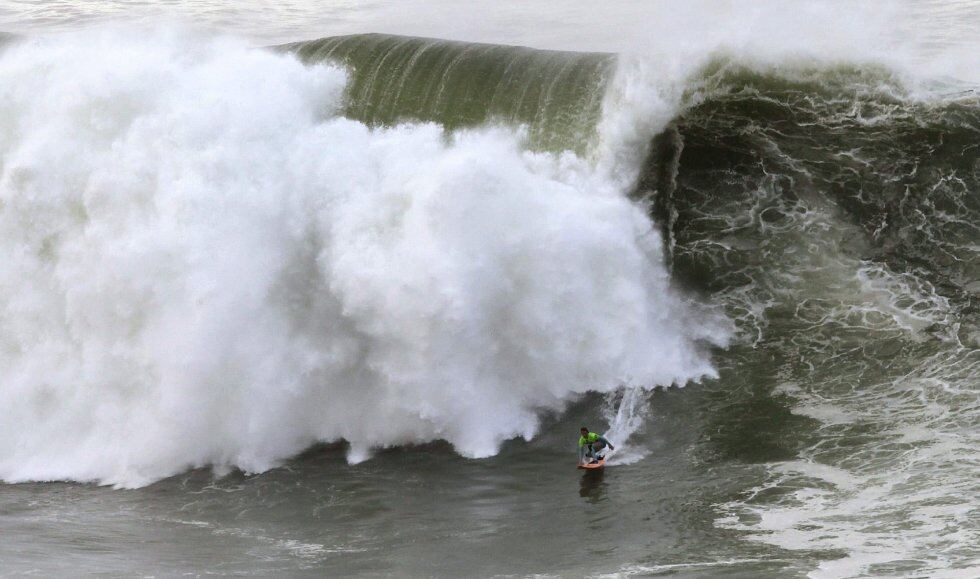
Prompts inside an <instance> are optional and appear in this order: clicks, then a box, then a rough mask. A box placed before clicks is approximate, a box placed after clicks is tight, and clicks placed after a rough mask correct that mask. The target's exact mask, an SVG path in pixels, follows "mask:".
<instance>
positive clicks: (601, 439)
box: [599, 435, 616, 450]
mask: <svg viewBox="0 0 980 579" xmlns="http://www.w3.org/2000/svg"><path fill="white" fill-rule="evenodd" d="M599 442H601V443H602V444H605V445H606V446H608V447H609V450H616V447H615V446H613V444H612V443H611V442H609V440H607V439H606V437H605V436H602V435H599Z"/></svg>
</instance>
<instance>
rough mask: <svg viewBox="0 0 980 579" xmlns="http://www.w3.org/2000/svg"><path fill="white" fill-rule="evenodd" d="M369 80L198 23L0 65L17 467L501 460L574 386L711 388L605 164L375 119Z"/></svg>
mask: <svg viewBox="0 0 980 579" xmlns="http://www.w3.org/2000/svg"><path fill="white" fill-rule="evenodd" d="M344 82H345V79H344V74H343V72H342V71H340V70H337V69H334V68H330V67H314V68H307V67H304V66H302V65H300V64H299V63H298V62H296V61H295V60H293V59H292V58H291V57H288V56H283V55H276V54H271V53H269V52H266V51H261V50H252V49H249V48H247V47H245V46H244V45H242V44H241V43H238V42H235V41H230V40H216V41H210V40H208V41H205V40H202V39H199V38H194V37H191V36H187V35H186V34H182V33H179V32H177V33H175V32H161V33H154V34H146V35H140V37H139V38H137V37H134V35H132V34H130V33H128V32H125V31H119V32H113V31H105V30H100V31H91V32H86V33H81V34H75V35H67V36H62V37H58V38H53V39H48V40H36V41H30V42H27V43H22V44H18V45H16V46H13V47H10V48H9V49H8V50H6V51H4V52H3V53H2V54H0V87H3V88H2V90H0V158H2V159H3V161H2V166H0V254H2V255H4V256H5V262H4V265H3V267H2V268H0V326H2V327H3V334H2V336H0V369H2V376H3V380H2V382H0V404H2V405H3V407H4V412H3V413H2V415H0V477H2V478H3V479H4V480H7V481H22V480H48V479H75V480H93V481H99V482H104V483H111V484H115V485H120V486H137V485H142V484H146V483H148V482H150V481H153V480H156V479H158V478H160V477H164V476H167V475H170V474H173V473H176V472H179V471H181V470H183V469H186V468H188V467H191V466H199V465H216V466H218V467H219V468H227V467H229V466H237V467H240V468H242V469H245V470H247V471H252V472H255V471H262V470H265V469H268V468H270V467H272V466H274V465H276V464H277V463H278V462H279V461H281V460H282V459H284V458H286V457H288V456H290V455H292V454H294V453H296V452H298V451H299V450H301V449H303V448H304V447H306V446H307V445H309V444H311V443H313V442H315V441H331V440H337V439H341V438H343V439H346V440H348V441H349V442H350V444H351V455H350V459H351V460H352V461H359V460H364V459H366V458H367V457H369V456H370V452H371V449H373V448H377V447H383V446H388V445H396V444H402V443H413V442H424V441H430V440H434V439H445V440H448V441H449V442H450V443H452V444H453V445H454V446H455V448H456V449H457V450H458V451H459V452H460V453H462V454H463V455H465V456H468V457H485V456H489V455H492V454H494V453H495V452H497V449H498V446H499V445H500V443H501V442H502V441H503V440H505V439H508V438H511V437H519V436H520V437H525V438H530V437H532V436H533V435H534V434H535V432H536V430H537V427H538V418H537V416H538V411H539V410H541V409H560V408H562V407H563V405H564V404H565V402H566V401H568V400H570V399H572V398H573V397H575V396H576V395H578V394H579V393H582V392H586V391H590V390H595V391H610V390H613V389H615V388H617V387H618V386H619V384H621V383H622V381H623V380H625V379H627V378H630V379H631V380H632V383H635V384H639V385H642V386H644V387H650V386H652V385H654V384H671V383H677V384H683V383H684V382H686V381H689V380H692V379H697V378H699V377H701V376H704V375H709V374H712V372H713V370H712V368H711V366H710V364H709V362H708V360H707V359H706V358H705V356H704V355H703V354H702V353H701V351H700V350H699V348H697V347H696V345H695V342H696V341H697V340H700V339H702V338H713V337H718V338H720V337H721V335H720V334H718V335H717V336H714V334H715V330H714V329H711V328H710V327H709V326H703V327H702V326H700V325H699V324H698V323H697V321H696V320H695V319H693V318H691V317H689V316H688V315H687V312H688V308H687V307H686V306H685V305H684V304H683V303H681V302H680V301H679V300H678V299H677V298H676V297H675V296H673V294H672V293H671V291H670V290H669V289H668V279H667V273H666V271H665V269H664V267H663V265H662V263H661V248H660V237H659V235H658V234H657V232H656V231H655V230H654V229H653V227H652V225H651V223H650V221H649V220H648V218H647V217H646V215H645V212H644V209H643V208H642V207H638V206H637V205H635V204H633V203H631V202H630V201H628V200H627V199H626V198H625V197H624V195H623V192H622V186H623V184H622V182H620V181H617V180H616V179H611V178H609V177H608V174H607V173H605V172H603V171H601V170H600V169H598V168H597V167H598V166H599V165H600V164H601V163H592V162H588V161H586V160H583V159H580V158H578V157H575V156H573V155H570V154H566V155H563V156H554V155H545V154H532V153H528V152H526V151H524V150H522V149H521V148H520V143H521V142H522V139H521V136H520V135H518V134H515V133H513V132H512V131H509V130H504V129H490V128H487V129H484V130H479V131H473V132H466V133H460V134H457V135H455V136H454V137H453V138H451V139H449V140H448V141H447V139H446V138H445V135H444V134H443V132H442V130H441V129H440V127H438V126H434V125H404V126H398V127H394V128H390V129H387V130H370V129H368V128H367V127H365V126H364V125H362V124H359V123H357V122H353V121H350V120H346V119H343V118H339V117H337V116H336V113H335V111H336V110H337V108H338V106H339V99H340V94H341V91H342V89H343V86H344Z"/></svg>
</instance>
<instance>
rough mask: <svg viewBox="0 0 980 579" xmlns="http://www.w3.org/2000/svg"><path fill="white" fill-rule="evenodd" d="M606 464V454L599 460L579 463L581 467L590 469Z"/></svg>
mask: <svg viewBox="0 0 980 579" xmlns="http://www.w3.org/2000/svg"><path fill="white" fill-rule="evenodd" d="M604 466H606V457H604V456H603V457H601V458H600V459H599V462H590V463H586V464H580V465H578V467H579V468H584V469H588V470H594V469H597V468H602V467H604Z"/></svg>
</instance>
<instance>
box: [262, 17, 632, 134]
mask: <svg viewBox="0 0 980 579" xmlns="http://www.w3.org/2000/svg"><path fill="white" fill-rule="evenodd" d="M279 48H280V49H283V50H287V51H291V52H295V53H296V54H297V55H298V56H299V57H300V58H301V59H302V60H303V61H304V62H306V63H317V62H325V61H326V62H334V63H337V64H340V65H342V66H344V67H345V68H346V69H347V70H348V72H349V74H350V80H349V82H348V85H347V99H346V106H345V109H344V114H345V115H346V116H348V117H350V118H354V119H357V120H360V121H363V122H365V123H368V124H369V125H372V126H391V125H395V124H397V123H399V122H405V121H433V122H437V123H439V124H441V125H443V126H444V127H446V128H447V129H450V130H452V129H457V128H461V127H475V126H479V125H483V124H486V123H488V122H495V123H506V124H509V125H512V126H526V127H527V128H528V133H529V135H528V136H529V139H530V143H531V145H532V146H533V147H534V148H537V149H543V150H551V151H562V150H565V149H569V150H574V151H576V152H579V153H582V152H584V151H585V150H586V148H587V146H588V144H589V142H590V141H591V140H592V139H593V137H594V135H595V125H596V123H597V121H598V118H599V114H600V109H601V103H602V98H603V95H604V93H605V85H606V81H607V78H608V77H609V75H610V73H611V71H612V69H613V67H614V62H615V60H614V57H613V55H611V54H602V53H579V52H563V51H555V50H537V49H533V48H525V47H520V46H504V45H496V44H480V43H471V42H457V41H451V40H439V39H433V38H417V37H408V36H396V35H388V34H355V35H350V36H335V37H330V38H321V39H319V40H312V41H306V42H297V43H292V44H287V45H283V46H281V47H279Z"/></svg>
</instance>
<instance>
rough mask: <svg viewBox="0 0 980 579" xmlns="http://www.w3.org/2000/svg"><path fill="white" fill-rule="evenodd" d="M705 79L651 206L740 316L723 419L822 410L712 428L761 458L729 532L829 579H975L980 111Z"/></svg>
mask: <svg viewBox="0 0 980 579" xmlns="http://www.w3.org/2000/svg"><path fill="white" fill-rule="evenodd" d="M695 85H696V88H693V89H692V93H693V92H697V93H698V94H699V97H698V102H697V103H696V104H693V105H692V106H691V107H690V108H688V109H687V110H685V112H684V113H683V114H681V115H680V116H679V117H678V118H677V119H676V121H675V123H674V124H673V126H672V127H671V129H670V130H668V131H667V132H665V133H664V134H663V135H661V136H660V137H659V138H658V142H657V147H656V149H655V151H654V153H653V154H652V155H651V157H650V161H649V164H648V165H647V167H646V168H645V172H644V177H643V179H642V180H641V184H640V189H639V193H640V194H643V193H645V192H648V191H657V192H658V197H657V199H656V203H655V206H656V208H657V209H656V211H657V213H658V215H659V218H660V220H661V223H664V224H665V227H666V229H667V237H668V239H669V244H670V247H671V264H672V273H673V275H674V276H675V279H677V280H678V282H679V283H682V284H684V285H686V286H687V287H689V288H692V289H695V290H696V291H699V292H701V293H704V294H705V295H709V296H711V299H712V300H717V301H718V302H719V303H722V304H724V306H725V308H726V311H727V313H728V315H729V316H730V317H731V318H732V319H733V320H736V326H737V328H738V335H739V337H738V340H737V343H736V344H735V345H734V346H733V347H732V348H730V349H729V350H728V351H727V352H725V353H724V354H722V355H720V356H719V357H718V358H717V360H716V361H717V363H718V364H719V367H720V371H721V382H722V383H724V385H725V388H726V389H727V390H726V392H725V394H724V397H723V399H724V400H725V403H724V404H723V405H722V407H724V405H728V412H732V411H733V410H732V408H733V407H734V408H739V409H740V411H741V412H743V413H745V414H746V415H753V414H757V412H758V411H757V410H754V409H753V407H758V406H759V405H761V404H764V402H763V401H767V402H765V404H769V403H770V402H768V401H772V400H787V401H789V402H790V404H791V409H792V413H793V414H795V415H797V416H800V417H807V418H809V419H811V421H810V422H809V425H810V426H809V427H808V428H807V427H804V425H806V424H807V423H806V422H802V423H801V422H799V421H798V420H797V421H796V426H795V427H793V428H789V427H788V426H786V424H789V423H791V419H790V417H789V416H784V417H782V418H780V417H779V415H778V414H773V413H762V414H758V417H757V419H756V420H755V421H753V422H752V424H754V427H753V428H752V429H750V430H749V431H746V432H742V433H741V434H738V435H737V436H732V437H728V438H729V439H732V438H734V439H735V440H737V441H738V442H737V443H735V444H734V445H732V444H729V445H727V446H726V445H721V444H719V443H717V442H712V441H710V438H711V437H707V438H708V440H706V441H705V443H706V447H707V448H708V449H713V450H712V452H714V453H720V455H722V456H726V455H727V456H729V457H735V458H738V459H741V460H749V461H757V462H763V463H767V464H768V466H767V467H766V471H767V472H766V475H765V476H764V480H763V481H761V482H760V484H759V485H758V486H756V487H755V488H752V489H750V490H749V491H747V492H746V493H745V494H744V496H742V497H739V498H738V499H737V500H733V501H731V502H730V503H727V504H724V505H721V506H720V507H719V508H718V512H719V519H718V524H719V525H720V526H722V527H724V528H728V529H735V530H739V531H747V532H749V533H751V534H750V537H752V538H753V539H755V540H758V541H763V542H768V543H772V544H775V545H777V546H780V547H784V548H789V549H798V550H808V551H811V552H823V553H829V554H831V555H828V560H826V561H824V562H822V563H820V564H819V567H818V571H817V572H815V574H816V575H817V576H828V577H851V576H863V575H866V574H870V575H887V576H895V575H902V576H904V575H909V574H914V575H918V574H927V575H934V574H939V575H943V574H947V575H949V576H954V575H956V574H957V573H962V574H964V575H968V574H970V573H969V572H968V569H969V566H970V560H971V558H973V557H975V556H976V554H977V553H976V550H975V549H971V548H970V547H966V546H967V545H971V544H972V545H976V544H978V540H980V537H978V529H977V527H976V525H975V524H973V523H971V522H970V520H971V519H972V518H975V516H976V504H975V500H974V498H973V494H975V493H972V491H971V490H970V489H971V488H973V489H975V485H976V464H977V460H978V459H980V454H978V449H980V438H978V431H977V429H976V424H977V421H978V418H980V417H978V408H980V406H978V404H977V402H978V390H977V385H978V383H980V349H978V348H980V317H978V315H977V311H978V310H977V305H978V297H980V284H978V282H977V280H978V279H980V252H978V246H977V240H978V239H980V196H978V191H980V150H978V149H977V143H978V142H980V99H978V97H977V94H976V93H975V92H973V91H972V90H966V91H953V92H950V93H946V94H944V95H942V96H938V97H935V98H931V99H929V100H921V99H916V98H912V97H911V96H910V95H909V93H908V92H907V91H906V89H904V88H903V85H902V83H900V82H899V81H898V79H897V78H896V77H895V76H893V75H892V74H891V73H889V72H888V71H887V70H883V69H877V68H875V67H864V68H858V67H841V66H837V67H834V66H828V67H823V68H796V69H793V68H790V69H783V70H779V71H771V70H770V71H764V72H760V71H758V70H753V69H750V68H746V67H744V66H741V65H739V64H738V63H737V62H733V61H731V60H729V59H719V60H717V61H715V62H712V63H711V64H709V65H708V66H706V67H705V68H704V70H702V72H701V74H700V76H699V77H698V79H697V81H696V82H695ZM745 428H746V426H745V425H738V424H737V423H734V424H733V423H732V422H731V421H730V420H727V419H721V420H719V422H718V432H719V433H724V432H725V431H732V430H741V429H745ZM716 438H718V439H725V438H726V437H725V436H724V435H721V436H716ZM752 441H755V442H754V443H752ZM971 551H972V554H971ZM973 560H974V561H975V559H973ZM974 569H975V568H974Z"/></svg>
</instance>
